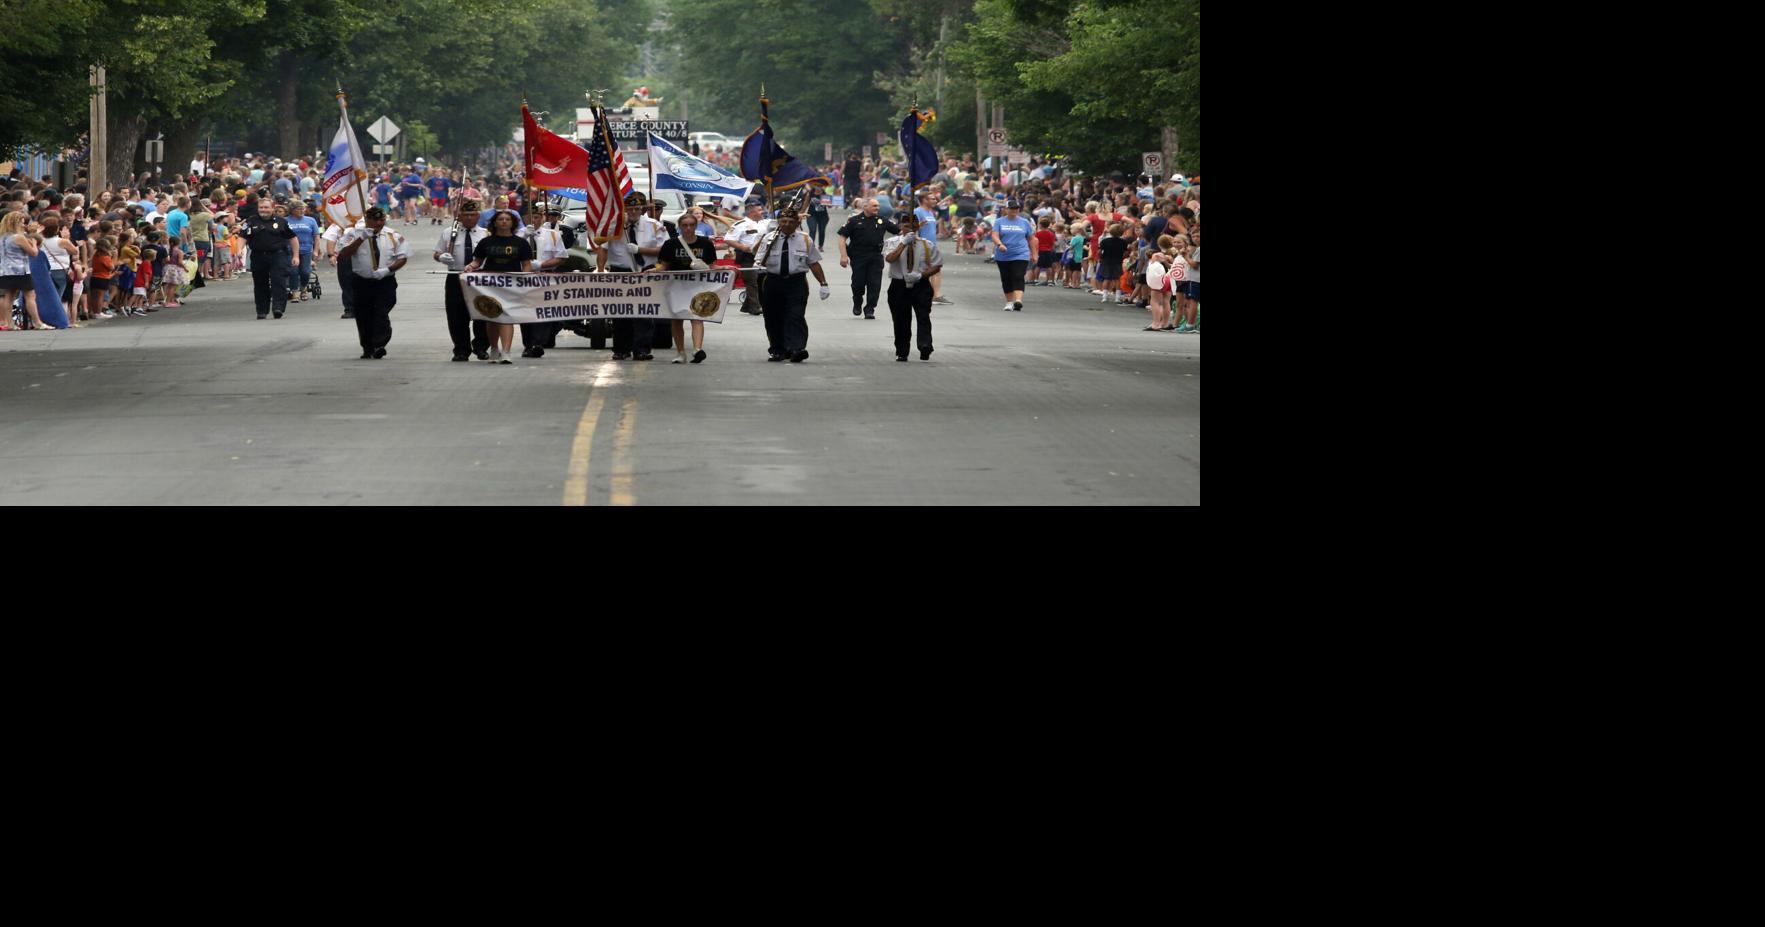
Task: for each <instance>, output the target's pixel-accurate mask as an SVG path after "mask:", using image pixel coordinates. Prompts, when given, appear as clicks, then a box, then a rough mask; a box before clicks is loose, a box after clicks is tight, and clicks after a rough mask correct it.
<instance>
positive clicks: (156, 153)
mask: <svg viewBox="0 0 1765 927" xmlns="http://www.w3.org/2000/svg"><path fill="white" fill-rule="evenodd" d="M164 161H165V142H159V141H152V142H148V143H147V163H148V164H160V163H162V162H164Z"/></svg>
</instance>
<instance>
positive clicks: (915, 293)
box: [889, 279, 932, 357]
mask: <svg viewBox="0 0 1765 927" xmlns="http://www.w3.org/2000/svg"><path fill="white" fill-rule="evenodd" d="M889 315H892V316H894V317H895V356H896V357H906V356H907V349H908V347H909V346H910V345H911V344H912V343H913V317H914V316H918V317H919V349H920V350H921V351H930V350H931V349H932V282H931V281H930V280H924V279H921V280H920V281H919V282H918V283H915V284H914V285H913V286H911V287H909V286H908V285H907V283H906V281H903V280H890V281H889Z"/></svg>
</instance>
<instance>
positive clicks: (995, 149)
mask: <svg viewBox="0 0 1765 927" xmlns="http://www.w3.org/2000/svg"><path fill="white" fill-rule="evenodd" d="M1006 147H1007V146H1006V144H1005V130H1004V129H988V130H987V156H988V157H991V158H1003V157H1005V150H1006Z"/></svg>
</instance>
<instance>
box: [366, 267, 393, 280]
mask: <svg viewBox="0 0 1765 927" xmlns="http://www.w3.org/2000/svg"><path fill="white" fill-rule="evenodd" d="M369 276H371V277H373V278H374V279H375V280H385V279H386V278H387V277H390V276H392V271H391V270H390V269H388V268H385V267H382V268H380V269H379V270H376V271H374V272H373V273H372V274H369Z"/></svg>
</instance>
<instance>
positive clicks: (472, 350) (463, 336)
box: [350, 274, 490, 356]
mask: <svg viewBox="0 0 1765 927" xmlns="http://www.w3.org/2000/svg"><path fill="white" fill-rule="evenodd" d="M350 276H354V274H351V275H350ZM447 333H448V335H450V336H452V337H453V341H454V354H456V355H460V356H464V355H468V354H485V353H488V352H489V351H490V323H489V322H474V321H472V313H471V312H469V311H467V309H466V294H465V292H464V291H462V290H461V289H460V275H459V274H448V275H447Z"/></svg>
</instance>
